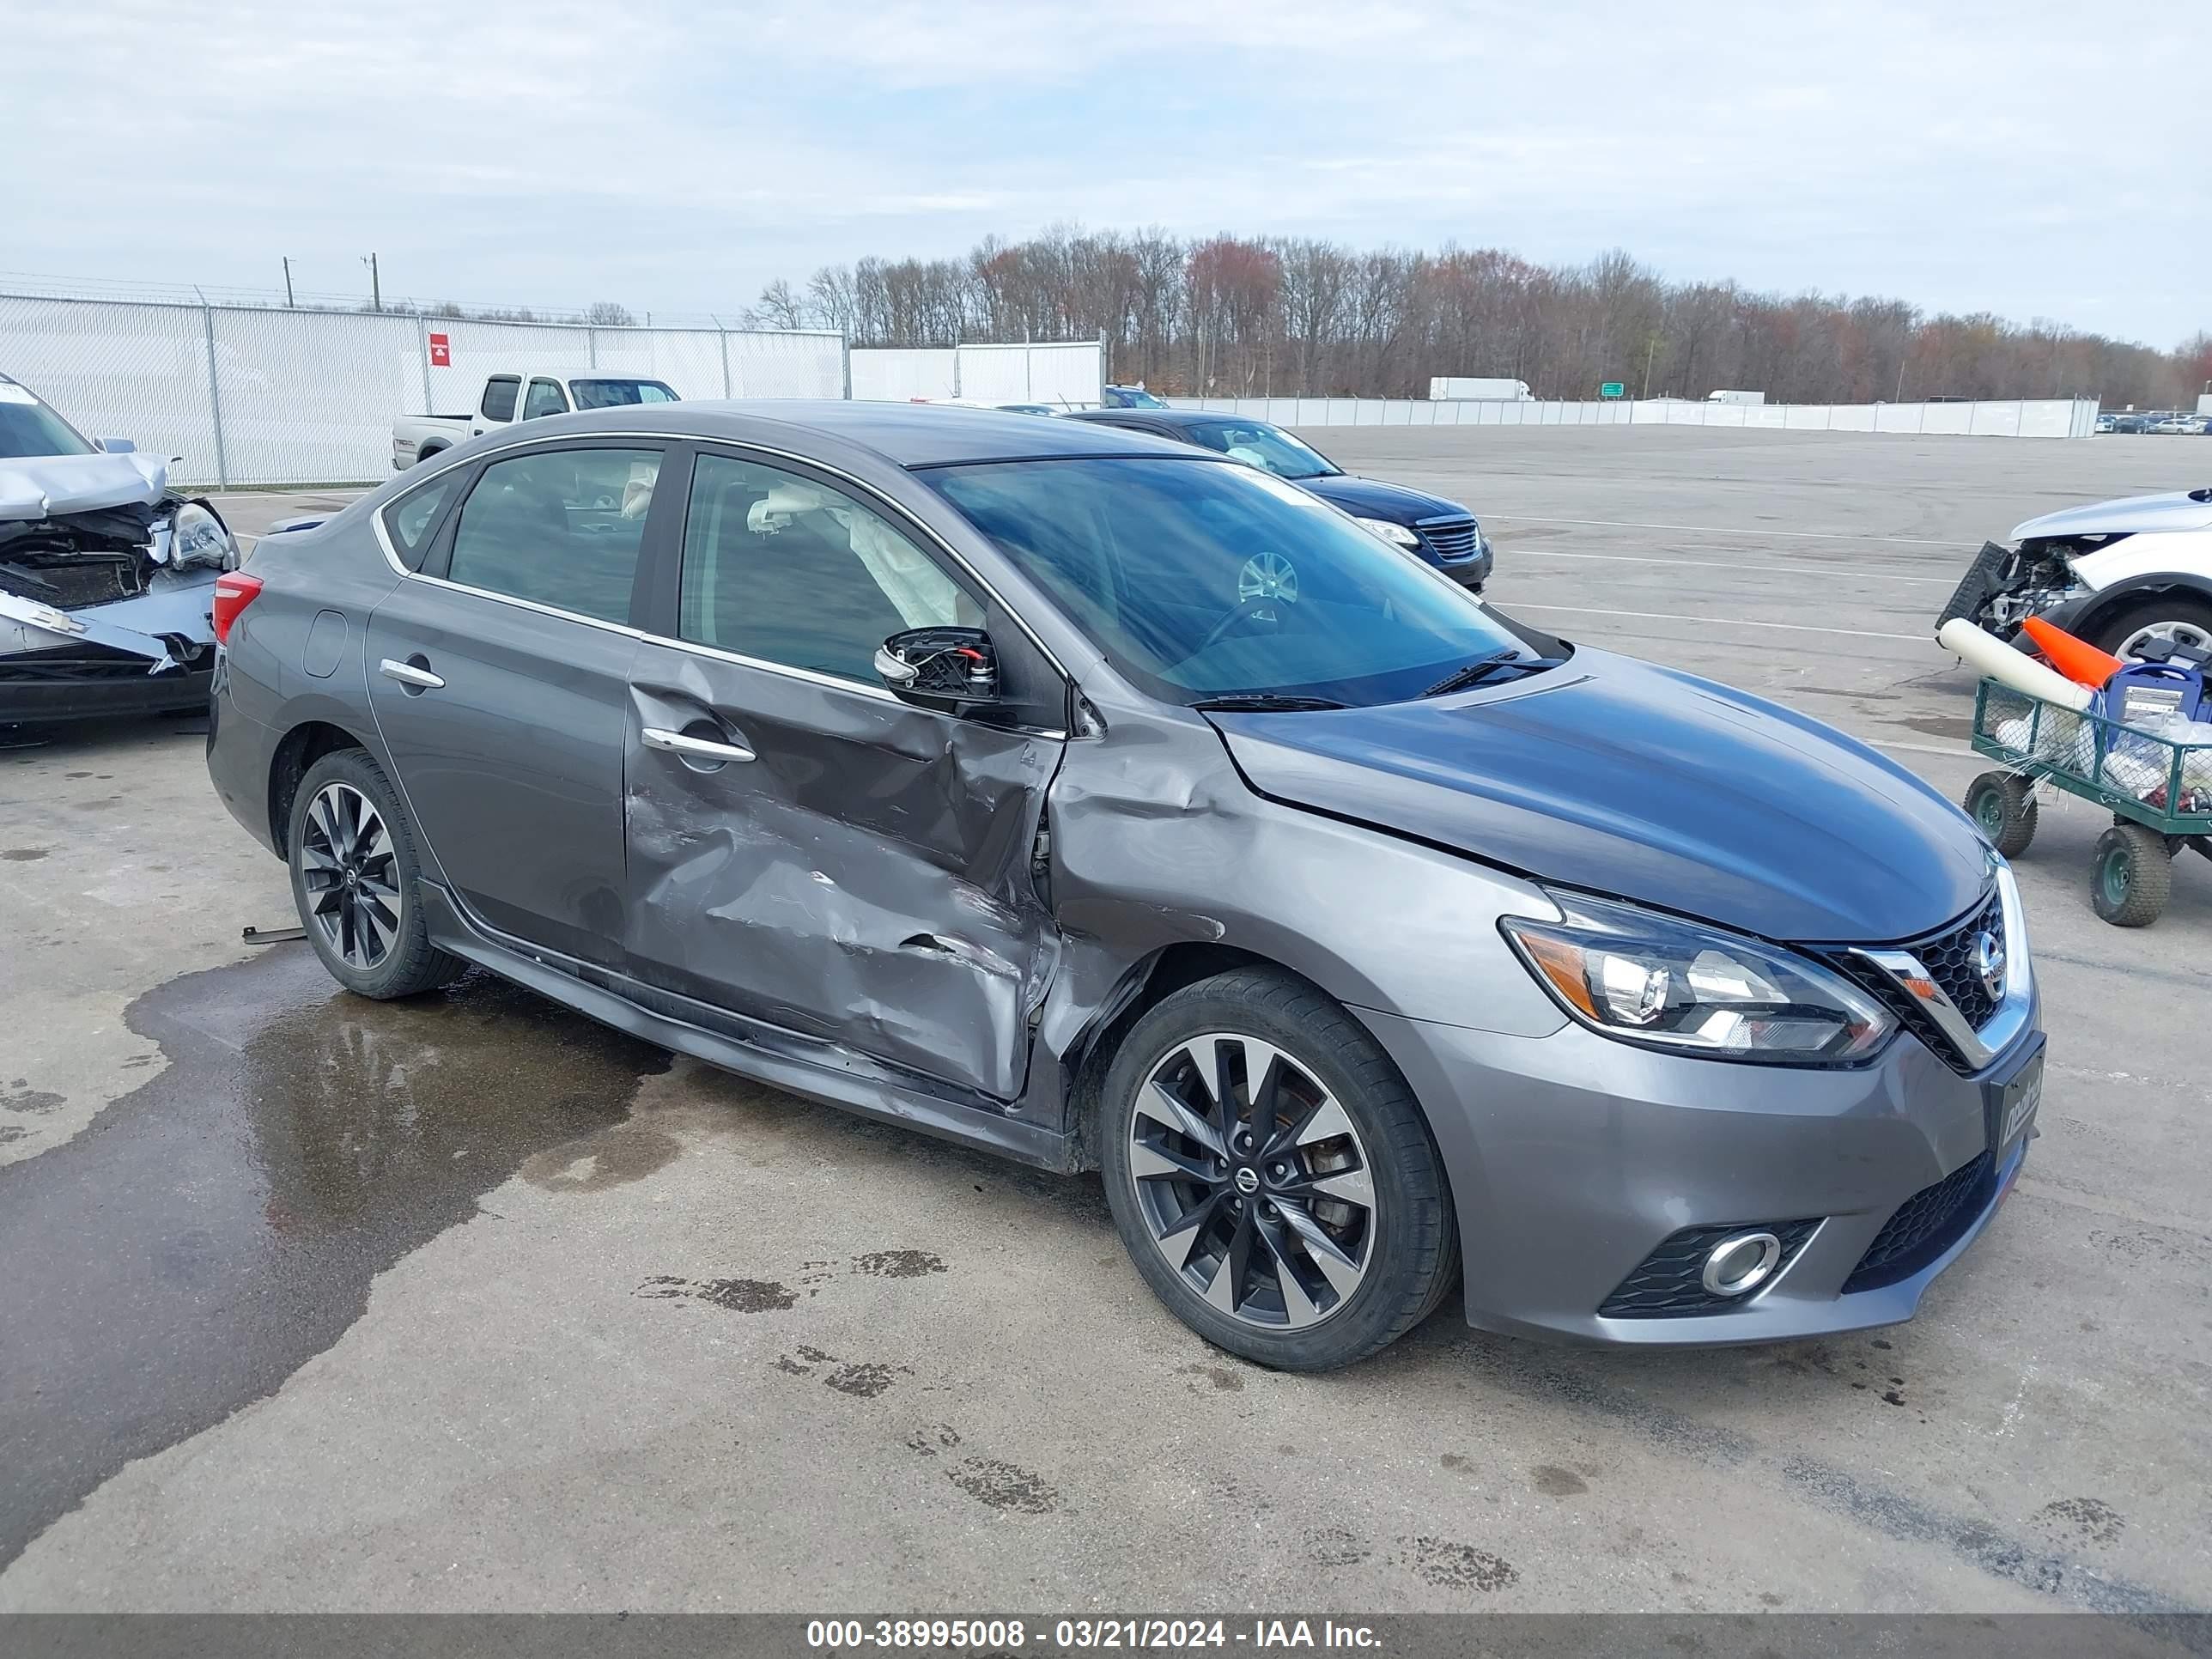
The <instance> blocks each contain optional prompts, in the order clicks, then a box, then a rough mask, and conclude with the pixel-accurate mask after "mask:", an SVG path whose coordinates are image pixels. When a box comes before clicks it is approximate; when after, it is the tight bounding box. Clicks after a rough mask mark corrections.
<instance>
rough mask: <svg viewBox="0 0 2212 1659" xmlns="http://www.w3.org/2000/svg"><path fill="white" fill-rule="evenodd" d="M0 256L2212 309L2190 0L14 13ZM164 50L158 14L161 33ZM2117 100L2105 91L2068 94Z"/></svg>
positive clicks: (254, 8)
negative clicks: (898, 264) (1481, 269)
mask: <svg viewBox="0 0 2212 1659" xmlns="http://www.w3.org/2000/svg"><path fill="white" fill-rule="evenodd" d="M8 27H9V57H10V100H11V128H12V129H13V130H14V131H17V132H19V133H22V132H29V133H35V134H37V135H38V139H39V142H37V143H13V144H9V145H8V146H6V147H4V149H0V201H4V202H5V203H7V204H9V227H8V228H9V234H8V237H7V239H6V242H5V252H4V256H0V265H5V266H8V267H10V268H14V269H18V270H29V271H40V272H49V273H54V274H58V275H64V276H70V275H74V276H85V277H96V278H103V279H108V280H139V281H149V282H162V283H193V282H197V283H210V284H224V285H234V284H252V285H258V286H263V287H270V286H273V285H274V284H275V283H276V280H277V277H278V265H277V258H278V256H279V255H289V256H291V257H292V258H293V259H294V261H295V272H297V273H298V276H299V277H300V279H301V281H302V283H304V284H305V285H306V286H307V287H309V288H313V289H343V290H347V291H350V290H351V289H355V288H357V287H359V286H361V285H362V277H363V276H365V273H364V272H362V271H361V270H360V267H359V264H358V259H359V256H360V255H362V254H363V253H365V252H368V251H369V250H371V249H374V250H376V251H377V252H378V253H379V254H380V263H381V266H382V269H383V270H384V272H385V275H386V291H387V292H388V293H404V294H408V295H417V296H421V297H424V298H441V297H447V296H451V297H456V298H463V299H469V300H478V301H485V300H489V301H498V300H509V301H517V302H522V303H539V304H546V303H555V304H568V303H576V302H580V301H586V300H589V299H592V298H598V297H608V298H619V299H621V300H623V301H624V302H625V303H627V304H629V305H630V306H631V307H634V308H636V309H639V310H643V309H645V308H647V307H652V308H653V309H656V310H661V311H675V310H690V311H700V312H706V311H715V312H721V313H730V312H734V311H736V310H738V309H739V308H741V307H743V306H744V304H745V303H746V302H747V301H750V299H751V298H752V297H753V295H755V294H757V292H758V290H759V289H760V287H761V285H762V284H763V283H765V282H767V281H768V280H769V279H770V278H773V277H775V276H790V277H792V278H793V279H802V278H804V277H805V275H806V274H807V273H808V272H809V271H811V270H812V269H813V268H814V267H815V266H817V265H818V264H824V263H829V262H836V261H842V260H847V259H850V258H854V257H857V256H859V255H860V254H863V253H869V252H878V253H885V254H894V255H895V254H903V253H908V252H914V253H921V254H944V253H952V252H959V251H962V250H963V249H964V248H965V247H966V246H968V245H969V244H970V243H972V242H973V241H974V240H976V239H977V238H978V237H980V236H981V235H982V234H986V233H988V232H998V233H1000V234H1008V235H1020V234H1024V233H1026V232H1029V231H1032V230H1035V229H1036V228H1040V227H1042V226H1043V225H1045V224H1047V223H1049V222H1054V221H1062V220H1067V219H1078V220H1081V221H1083V222H1088V223H1091V224H1096V225H1121V226H1135V225H1139V224H1150V223H1158V224H1162V225H1164V226H1166V227H1168V228H1171V229H1176V230H1180V231H1184V232H1188V233H1193V234H1201V233H1206V232H1211V231H1213V230H1217V229H1224V228H1227V229H1233V230H1237V231H1240V232H1245V233H1267V232H1282V233H1286V234H1326V235H1331V236H1336V237H1339V238H1341V239H1344V240H1349V241H1352V242H1356V243H1360V244H1370V245H1372V244H1381V243H1396V244H1400V245H1415V244H1431V245H1433V244H1437V243H1440V242H1443V241H1444V240H1455V241H1457V242H1459V243H1460V244H1462V246H1504V247H1510V248H1512V249H1515V250H1516V251H1518V252H1522V253H1523V254H1525V255H1527V256H1528V257H1530V258H1541V259H1559V258H1587V257H1588V256H1589V255H1590V254H1591V253H1593V252H1596V251H1597V250H1599V249H1601V248H1603V247H1608V246H1624V247H1626V248H1628V249H1629V250H1630V251H1631V252H1634V253H1636V254H1638V256H1640V257H1642V258H1647V259H1649V260H1651V261H1654V262H1656V263H1657V264H1661V265H1662V267H1663V268H1664V269H1665V270H1667V271H1668V274H1669V275H1671V276H1681V277H1696V276H1704V277H1715V278H1718V277H1728V276H1733V277H1735V278H1737V279H1738V280H1740V281H1742V282H1745V283H1749V284H1751V285H1753V286H1758V287H1774V288H1780V289H1789V290H1796V289H1806V288H1819V289H1824V290H1827V291H1831V292H1834V291H1838V290H1848V291H1852V292H1869V291H1872V292H1879V293H1887V294H1897V295H1903V296H1904V297H1906V298H1908V299H1911V300H1913V301H1916V302H1918V303H1921V304H1923V305H1929V306H1934V307H1953V308H1967V309H1980V308H1988V309H1993V310H1996V311H1999V312H2002V313H2008V314H2010V315H2014V316H2018V317H2023V318H2025V317H2028V316H2033V315H2045V316H2051V317H2056V318H2061V319H2079V320H2081V321H2083V322H2085V323H2087V324H2091V325H2094V326H2098V327H2100V328H2106V329H2110V330H2114V331H2121V332H2125V333H2131V334H2136V335H2140V336H2142V337H2148V338H2149V339H2151V340H2153V341H2154V342H2156V343H2171V342H2172V340H2174V339H2176V338H2178V337H2180V336H2181V335H2182V334H2184V333H2186V332H2188V331H2190V330H2191V329H2194V328H2197V327H2201V326H2203V325H2205V324H2206V323H2207V322H2208V321H2212V317H2208V315H2207V314H2206V313H2207V311H2208V309H2212V306H2208V302H2207V301H2205V300H2204V299H2203V297H2202V289H2201V285H2200V284H2199V283H2197V281H2196V280H2195V279H2194V276H2193V273H2194V272H2197V271H2201V270H2203V269H2205V267H2206V266H2207V265H2208V264H2212V211H2208V209H2212V185H2208V182H2207V181H2208V180H2212V167H2207V166H2206V165H2205V163H2204V151H2203V145H2202V144H2199V143H2195V142H2194V141H2193V136H2192V135H2191V133H2190V132H2189V131H2188V124H2187V122H2186V120H2185V119H2181V120H2178V121H2177V122H2176V123H2175V124H2174V125H2175V129H2176V135H2177V136H2174V137H2170V138H2169V137H2161V136H2160V133H2159V131H2158V125H2159V124H2158V123H2157V122H2156V121H2155V120H2150V121H2145V120H2143V119H2142V118H2139V117H2138V116H2137V115H2136V114H2134V113H2133V112H2143V111H2156V110H2160V109H2172V110H2177V111H2186V110H2188V109H2191V108H2193V107H2194V106H2195V103H2196V101H2197V96H2198V94H2197V84H2196V82H2197V76H2198V74H2199V73H2200V69H2199V66H2201V64H2203V61H2205V58H2206V56H2207V52H2208V48H2212V14H2208V13H2207V11H2206V10H2205V9H2203V8H2201V7H2172V8H2160V9H2136V10H2131V11H2121V12H2112V11H2109V10H2107V11H2106V12H2104V13H2102V14H2099V15H2089V14H2086V13H2082V12H2081V11H2080V10H2079V9H2076V8H2073V7H2063V8H2062V7H2058V6H2055V5H2047V4H2035V3H2019V4H2013V5H2007V6H2002V7H2000V6H1996V5H1990V4H1986V3H1981V0H1966V3H1954V4H1952V5H1948V6H1945V7H1942V8H1928V7H1925V6H1923V5H1921V4H1919V3H1917V0H1860V3H1853V4H1840V3H1826V0H1821V3H1801V4H1797V5H1792V6H1787V7H1777V6H1773V5H1771V4H1759V5H1753V4H1739V3H1734V0H1730V3H1707V4H1705V5H1701V6H1699V7H1697V8H1670V7H1653V6H1650V5H1648V4H1647V5H1634V6H1632V5H1627V4H1622V3H1614V0H1553V3H1550V4H1548V5H1547V6H1545V7H1542V8H1530V7H1528V6H1526V5H1523V4H1505V3H1468V4H1415V3H1411V0H1396V3H1385V4H1373V5H1365V6H1358V7H1346V6H1343V5H1341V4H1337V3H1321V0H1277V3H1274V4H1273V5H1271V6H1270V7H1267V8H1265V9H1258V10H1255V9H1249V8H1237V9H1226V8H1218V7H1217V8H1200V7H1192V6H1190V5H1188V3H1187V0H1179V3H1168V0H1122V3H1120V4H1118V5H1116V6H1114V7H1111V8H1106V7H1060V6H1044V5H1037V4H1035V3H1006V0H932V3H905V0H898V3H887V4H878V5H872V6H863V7H853V8H843V9H834V10H833V9H828V8H823V7H819V6H815V5H799V4H768V5H764V6H759V7H748V8H744V9H738V8H719V7H712V6H709V7H698V6H680V5H677V4H674V3H645V4H638V5H628V6H624V7H621V8H613V7H607V6H604V5H599V4H585V3H578V0H544V3H540V0H531V3H523V0H471V4H469V5H467V6H456V7H452V8H448V9H445V10H442V11H440V12H438V13H437V14H436V15H435V26H434V27H404V26H402V25H400V24H398V23H396V22H395V20H394V15H393V14H392V12H391V11H390V10H389V9H388V8H377V9H369V8H366V7H351V8H338V7H331V8H321V9H316V8H300V7H296V6H291V5H278V4H274V3H263V0H231V3H216V0H207V3H198V4H194V3H191V0H164V3H160V4H155V3H149V0H124V3H119V4H113V5H108V6H103V7H100V8H97V9H83V8H78V9H63V8H52V7H49V8H39V9H25V10H24V11H23V12H22V15H18V16H16V17H15V18H13V19H11V21H10V22H9V26H8ZM156 43H157V44H156ZM2083 88H2126V99H2125V107H2124V109H2117V106H2116V105H2115V102H2114V100H2111V99H2108V98H2103V97H2092V96H2084V95H2082V89H2083Z"/></svg>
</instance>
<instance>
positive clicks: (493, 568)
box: [446, 448, 660, 623]
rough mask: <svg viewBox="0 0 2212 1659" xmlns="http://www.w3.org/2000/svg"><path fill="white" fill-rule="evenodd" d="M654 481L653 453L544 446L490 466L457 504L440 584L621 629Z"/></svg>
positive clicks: (655, 452) (626, 616)
mask: <svg viewBox="0 0 2212 1659" xmlns="http://www.w3.org/2000/svg"><path fill="white" fill-rule="evenodd" d="M659 476H660V452H659V450H657V449H597V448H594V449H544V450H537V451H534V452H532V453H530V454H527V455H517V456H515V457H513V459H508V460H504V461H495V462H493V463H492V464H491V465H489V466H488V467H486V468H485V469H484V470H483V477H480V478H478V479H477V485H476V488H475V489H471V491H470V492H469V497H468V499H467V500H466V501H463V502H462V503H461V516H460V520H459V523H458V524H457V525H455V526H454V528H453V562H452V563H451V564H450V565H449V566H448V567H447V572H446V574H447V580H451V581H456V582H459V583H461V584H463V585H464V586H469V587H480V588H483V589H484V590H485V591H486V592H492V593H505V594H507V595H509V596H511V597H513V598H514V599H530V600H533V601H535V602H536V603H537V604H539V605H551V606H553V607H554V608H555V609H556V610H558V611H573V612H574V613H575V614H576V615H577V616H580V617H598V618H599V620H601V621H602V622H612V623H627V622H629V597H630V586H631V582H632V580H633V579H634V578H635V575H636V574H637V557H638V551H639V550H640V548H641V546H642V545H643V544H644V541H645V519H646V514H647V512H648V511H649V510H650V509H651V507H652V506H653V484H654V483H655V482H656V481H658V479H659Z"/></svg>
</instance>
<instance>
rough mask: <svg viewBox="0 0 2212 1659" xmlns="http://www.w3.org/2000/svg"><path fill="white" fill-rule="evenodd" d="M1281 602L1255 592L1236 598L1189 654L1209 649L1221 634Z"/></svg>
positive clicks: (1220, 637)
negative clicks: (1244, 597) (1234, 603)
mask: <svg viewBox="0 0 2212 1659" xmlns="http://www.w3.org/2000/svg"><path fill="white" fill-rule="evenodd" d="M1281 604H1282V601H1281V600H1280V599H1276V598H1275V597H1274V596H1273V595H1272V594H1267V593H1255V594H1254V595H1253V596H1252V597H1251V598H1250V599H1239V600H1237V603H1236V605H1233V606H1232V607H1231V609H1230V611H1229V613H1228V614H1227V615H1226V616H1225V617H1222V619H1221V620H1220V621H1219V622H1218V623H1214V624H1213V631H1212V633H1210V634H1208V635H1206V637H1205V638H1204V639H1202V640H1200V641H1199V642H1198V651H1194V652H1193V653H1191V654H1192V655H1193V656H1196V655H1197V654H1198V652H1199V651H1208V650H1211V649H1212V647H1214V646H1216V645H1218V644H1219V643H1220V642H1221V640H1222V638H1223V636H1224V635H1226V634H1227V633H1229V631H1230V630H1231V629H1234V628H1236V627H1237V626H1239V625H1240V624H1242V623H1248V622H1250V621H1252V620H1254V619H1255V617H1261V616H1264V615H1266V614H1267V612H1268V611H1270V610H1272V609H1273V608H1274V607H1275V606H1278V605H1281Z"/></svg>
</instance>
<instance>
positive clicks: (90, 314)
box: [0, 294, 847, 488]
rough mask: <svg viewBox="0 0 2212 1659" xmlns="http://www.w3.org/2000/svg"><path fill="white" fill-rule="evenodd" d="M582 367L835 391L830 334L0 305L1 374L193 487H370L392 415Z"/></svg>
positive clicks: (834, 344) (839, 371)
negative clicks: (165, 463) (495, 378)
mask: <svg viewBox="0 0 2212 1659" xmlns="http://www.w3.org/2000/svg"><path fill="white" fill-rule="evenodd" d="M434 340H435V342H436V343H437V349H435V351H434V349H433V343H434ZM581 369H598V370H600V371H602V372H605V373H609V374H636V375H641V376H650V377H652V378H653V379H655V380H665V381H667V382H668V384H669V385H670V386H673V387H675V389H676V391H677V392H678V395H679V396H682V397H684V398H842V397H844V396H846V395H847V386H846V369H845V341H844V337H843V336H842V335H840V334H836V333H825V332H808V331H793V332H788V333H786V332H780V331H763V330H744V329H721V328H614V327H594V326H586V325H576V324H555V323H501V322H479V321H476V320H473V319H464V318H442V317H434V316H428V315H425V314H419V313H399V312H388V311H387V312H343V311H294V310H286V309H280V308H276V307H262V306H226V305H182V304H168V303H145V302H141V301H113V300H76V299H52V298H41V297H38V296H34V295H15V294H0V373H6V374H10V375H12V376H14V377H15V379H16V380H21V381H22V382H23V384H24V385H26V386H29V387H30V388H31V389H32V390H33V391H34V392H37V393H38V394H39V395H40V397H42V398H46V401H47V402H49V403H51V404H53V405H54V407H55V408H57V409H58V410H60V411H61V412H62V413H63V415H64V416H67V417H68V418H69V420H70V422H71V423H73V424H74V425H76V427H77V428H80V429H81V430H82V431H84V432H86V433H88V434H89V435H93V436H94V437H118V438H128V439H130V440H131V441H133V442H134V443H136V444H137V446H138V447H139V448H141V449H143V450H145V451H147V452H148V453H155V454H161V455H167V456H175V457H178V458H179V459H177V460H176V461H175V462H174V463H173V465H172V466H171V468H170V476H171V477H173V479H175V480H176V481H177V482H178V483H184V484H191V485H196V486H203V487H204V486H215V487H228V488H236V487H239V486H242V485H254V484H301V483H374V482H375V481H376V480H378V479H380V478H382V477H386V475H387V474H389V472H390V471H391V469H392V422H393V421H394V420H395V419H396V418H397V417H398V416H401V415H405V414H420V413H435V414H447V413H454V414H458V413H461V412H465V410H468V409H470V408H471V407H472V406H473V405H474V404H475V403H476V401H477V392H478V391H479V390H480V389H481V388H482V386H483V379H484V376H485V375H487V374H497V373H520V374H528V373H531V372H532V371H544V370H568V371H571V372H573V371H576V370H581Z"/></svg>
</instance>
